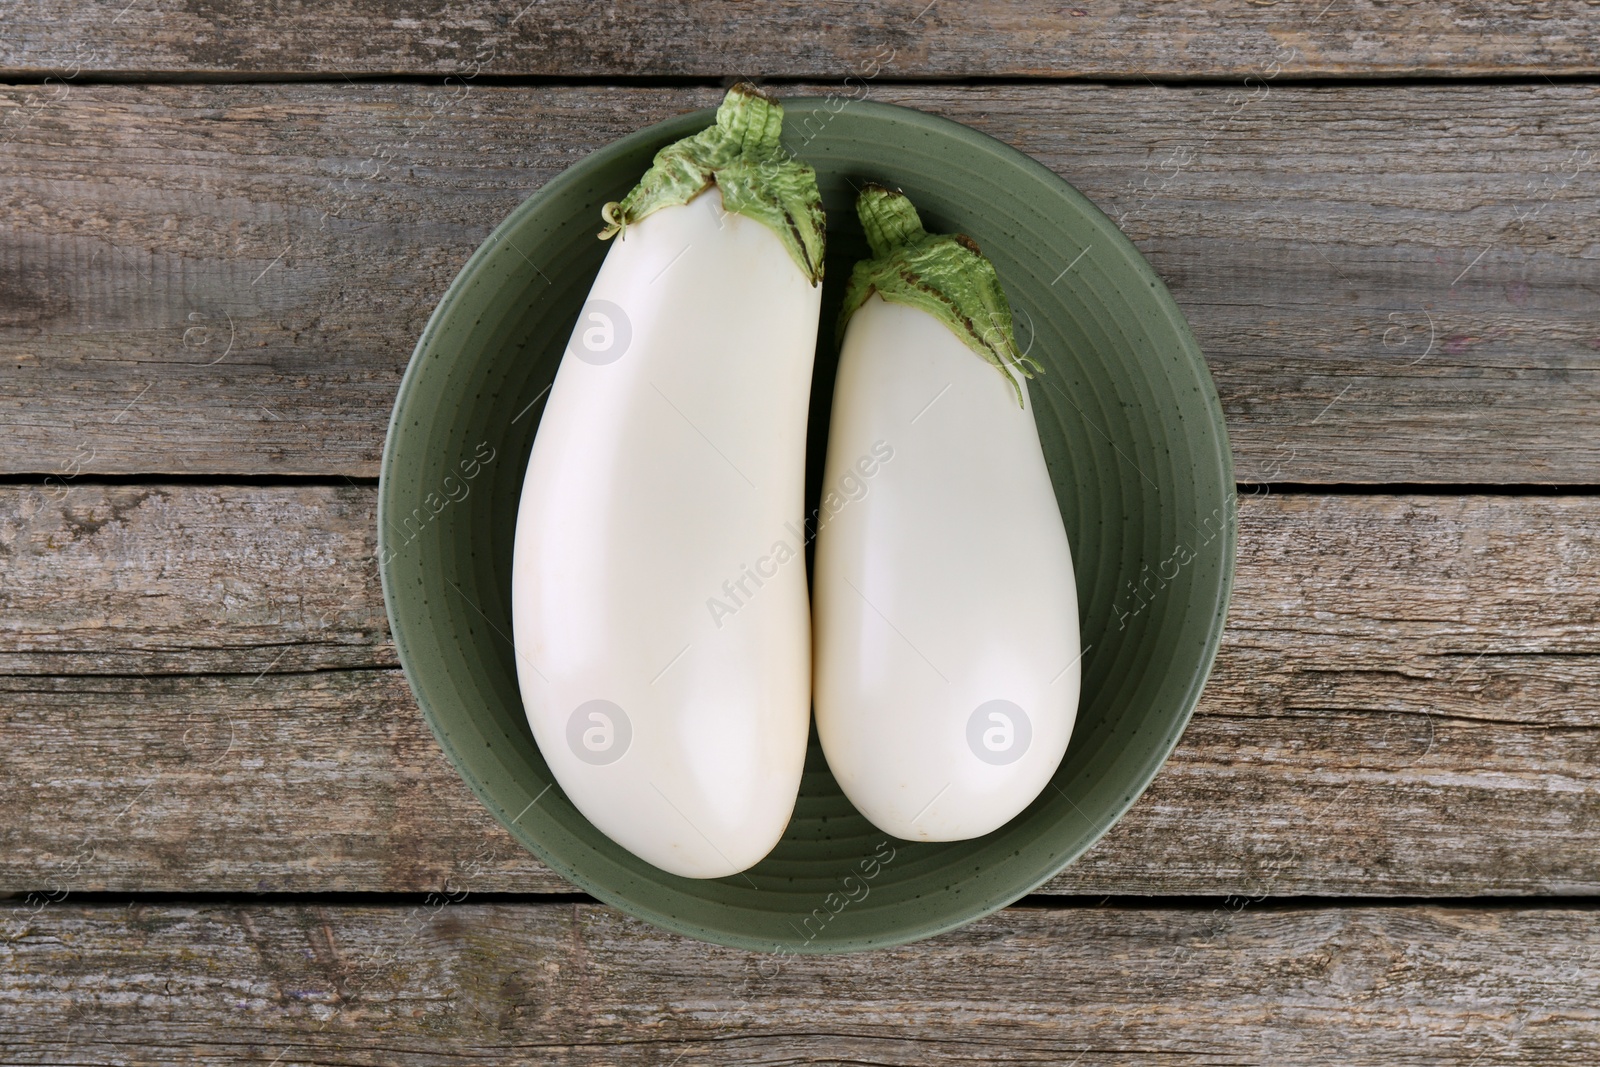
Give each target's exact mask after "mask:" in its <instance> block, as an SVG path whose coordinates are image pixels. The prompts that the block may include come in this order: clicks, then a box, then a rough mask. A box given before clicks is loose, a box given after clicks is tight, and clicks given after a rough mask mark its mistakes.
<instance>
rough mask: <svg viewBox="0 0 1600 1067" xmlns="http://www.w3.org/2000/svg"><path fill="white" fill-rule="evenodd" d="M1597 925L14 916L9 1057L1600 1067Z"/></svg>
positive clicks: (401, 911) (261, 912)
mask: <svg viewBox="0 0 1600 1067" xmlns="http://www.w3.org/2000/svg"><path fill="white" fill-rule="evenodd" d="M1240 903H1241V904H1242V903H1243V902H1240ZM1595 920H1596V913H1595V911H1594V910H1593V909H1592V908H1588V907H1572V908H1560V907H1536V908H1488V909H1480V908H1469V907H1433V906H1413V907H1344V908H1315V907H1285V906H1282V905H1277V906H1274V905H1253V906H1244V907H1242V908H1241V909H1239V910H1235V908H1234V906H1229V905H1224V906H1218V907H1215V908H1209V907H1202V908H1198V909H1145V908H1127V907H1107V908H1095V907H1092V906H1080V907H1072V908H1012V909H1009V910H1007V911H1005V912H1003V913H1001V914H999V915H996V916H993V917H991V918H989V919H985V920H982V921H980V922H978V923H975V924H973V925H971V926H969V927H966V928H964V929H961V930H958V931H955V932H953V933H950V934H946V935H943V936H941V937H938V938H934V939H931V940H928V941H924V942H921V943H919V944H915V945H911V946H907V947H905V948H902V949H896V950H889V951H881V952H874V953H869V954H864V955H859V956H850V957H797V956H787V957H784V956H762V955H755V954H751V953H746V952H739V951H734V950H729V949H720V948H715V947H711V946H707V945H702V944H699V943H696V942H691V941H688V940H686V939H683V938H680V937H676V936H673V935H669V934H664V933H661V932H658V931H656V930H654V929H652V928H650V927H648V926H645V925H644V924H642V923H640V922H637V921H634V920H630V919H628V918H625V917H623V916H621V915H619V914H618V913H616V912H613V911H611V910H609V909H606V908H602V907H599V906H595V905H586V904H578V905H570V904H542V905H519V904H477V903H474V902H472V901H470V900H468V901H466V902H463V903H456V904H451V903H448V902H447V901H446V900H445V899H443V898H441V899H439V900H438V901H437V902H429V903H425V904H421V905H418V906H416V907H409V908H407V907H388V906H386V907H373V906H368V907H361V906H354V907H348V906H347V907H337V906H309V907H296V906H265V905H259V904H258V905H245V906H227V907H223V906H198V907H197V906H186V905H181V904H160V905H140V904H131V905H128V906H126V907H115V906H98V907H94V906H91V907H80V906H75V905H73V904H71V903H66V904H58V905H54V906H49V907H45V908H43V909H41V910H39V911H37V912H34V913H30V911H29V909H28V908H26V907H11V908H6V909H4V910H0V923H4V924H5V927H6V929H7V930H8V933H9V936H8V937H7V938H6V939H5V940H4V941H0V961H3V962H4V966H0V976H3V977H0V1017H3V1018H4V1019H5V1022H4V1023H3V1024H0V1035H3V1037H0V1039H3V1040H5V1041H6V1043H7V1045H8V1046H9V1048H8V1049H7V1052H6V1059H7V1062H10V1063H57V1062H72V1063H82V1062H118V1063H174V1062H180V1061H181V1062H185V1063H221V1062H228V1063H238V1062H250V1063H261V1064H267V1063H278V1064H285V1065H287V1064H306V1063H316V1064H329V1065H335V1064H337V1065H346V1064H381V1065H384V1067H396V1065H410V1064H437V1063H452V1064H488V1063H528V1062H538V1063H550V1064H574V1065H576V1064H611V1065H624V1064H627V1065H632V1064H667V1063H677V1062H680V1061H681V1062H683V1063H694V1064H706V1063H739V1064H752V1063H759V1064H801V1063H874V1064H910V1063H915V1064H972V1063H975V1062H981V1063H1005V1064H1046V1063H1051V1064H1067V1063H1072V1064H1079V1065H1085V1067H1086V1065H1089V1064H1127V1063H1156V1062H1159V1063H1169V1064H1193V1065H1202V1064H1205V1065H1221V1064H1245V1063H1251V1064H1260V1063H1270V1064H1275V1065H1276V1064H1285V1065H1288V1064H1320V1063H1327V1062H1329V1058H1328V1056H1329V1050H1330V1049H1334V1048H1336V1049H1337V1050H1338V1054H1337V1062H1339V1063H1341V1064H1348V1065H1352V1067H1356V1065H1365V1064H1374V1065H1377V1064H1381V1065H1384V1067H1392V1065H1435V1064H1437V1065H1444V1064H1454V1065H1457V1067H1468V1065H1474V1064H1482V1065H1489V1064H1503V1063H1519V1064H1529V1063H1540V1064H1545V1063H1548V1064H1554V1063H1592V1062H1594V1061H1595V1059H1596V1057H1600V999H1597V994H1596V989H1597V988H1600V954H1597V953H1596V951H1595V946H1594V936H1593V935H1594V930H1595Z"/></svg>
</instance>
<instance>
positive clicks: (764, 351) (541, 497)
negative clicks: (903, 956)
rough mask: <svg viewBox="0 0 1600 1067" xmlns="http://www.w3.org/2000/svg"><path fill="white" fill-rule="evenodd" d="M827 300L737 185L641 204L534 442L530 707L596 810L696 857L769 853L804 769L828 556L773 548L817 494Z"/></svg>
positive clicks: (547, 751) (526, 676)
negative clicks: (730, 199)
mask: <svg viewBox="0 0 1600 1067" xmlns="http://www.w3.org/2000/svg"><path fill="white" fill-rule="evenodd" d="M820 299H821V290H820V288H818V287H815V286H813V285H812V284H811V280H810V279H809V278H808V277H806V275H805V274H804V273H803V272H802V271H801V270H800V269H799V268H798V267H797V266H796V263H795V261H794V259H793V258H792V256H791V254H790V252H789V251H788V250H787V249H786V248H785V246H784V244H783V243H782V242H781V241H780V240H779V239H778V238H777V237H776V236H774V234H773V233H772V231H771V230H770V229H769V228H768V227H766V226H764V225H763V224H762V223H761V222H759V221H756V220H754V219H751V218H748V217H745V216H741V215H737V214H731V213H728V212H725V211H723V210H722V202H721V197H720V194H719V192H718V191H717V190H716V189H715V188H713V189H710V190H708V191H707V192H705V193H703V194H701V195H699V196H697V197H695V198H694V199H693V200H691V201H690V202H688V203H687V204H682V205H673V206H669V207H664V208H662V209H660V210H658V211H655V212H653V213H651V214H650V215H649V216H648V217H646V218H643V219H641V220H639V221H638V222H634V223H631V224H630V225H629V226H628V227H627V229H626V231H625V232H624V233H622V234H619V235H618V236H617V237H616V238H615V239H614V241H613V243H612V247H611V248H610V250H609V251H608V252H607V255H606V260H605V262H604V264H603V266H602V267H601V270H600V273H599V275H598V277H597V278H596V279H595V283H594V286H593V288H592V289H591V291H590V294H589V301H588V302H587V303H586V305H585V310H584V312H583V313H581V314H580V315H579V319H578V323H577V326H576V328H575V329H574V331H573V338H572V342H571V343H570V344H569V346H568V349H567V353H566V355H565V356H564V357H563V359H562V363H561V366H560V369H559V370H558V372H557V374H556V379H555V383H554V385H553V386H552V387H551V391H550V396H549V400H548V401H547V404H546V407H545V410H544V414H543V417H542V419H541V422H540V426H539V431H538V434H537V437H536V439H535V441H534V447H533V453H532V455H531V457H530V459H529V463H528V471H527V476H526V479H525V482H524V486H523V492H522V499H521V503H520V506H519V509H518V514H517V532H516V545H515V552H514V565H513V589H512V604H513V612H512V614H513V622H514V629H515V634H514V637H515V644H516V653H517V671H518V680H519V684H520V686H521V690H522V697H523V703H524V706H525V707H526V710H527V714H528V722H529V725H530V726H531V727H532V730H533V734H534V738H535V740H536V741H537V742H538V744H539V749H540V751H541V753H542V754H543V755H544V758H545V760H546V761H547V762H548V763H549V765H550V768H551V770H552V772H553V773H554V775H555V777H556V780H557V782H558V783H559V784H560V786H561V789H562V791H563V792H564V793H565V794H566V796H567V798H568V799H570V800H571V802H572V803H573V804H574V805H575V806H576V807H577V808H578V810H579V811H580V812H582V813H583V815H584V816H585V817H587V818H588V819H589V820H590V821H591V822H592V823H594V825H595V826H596V827H598V828H599V829H600V830H601V831H602V832H604V833H605V834H606V835H607V836H608V837H609V838H611V840H612V841H614V842H616V843H617V844H619V845H621V846H622V847H623V848H625V849H627V850H628V851H630V852H632V853H633V854H634V855H636V856H638V857H640V858H642V859H644V860H646V861H648V862H649V863H652V864H654V865H655V866H657V867H659V868H661V869H663V870H665V871H668V872H669V873H672V874H677V875H682V876H684V877H690V878H718V877H725V876H727V875H731V874H735V873H737V872H739V871H742V870H745V869H746V868H748V867H750V866H751V865H753V864H755V863H756V862H758V861H759V860H760V859H761V858H762V857H763V856H765V855H766V854H767V853H768V852H769V851H771V849H772V847H773V846H774V845H775V844H776V843H777V841H778V840H779V838H780V837H781V835H782V833H783V830H784V828H785V826H786V825H787V823H788V820H789V817H790V815H791V813H792V811H793V808H794V802H795V797H796V795H797V793H798V791H799V784H800V774H801V770H802V767H803V764H804V761H805V749H806V737H807V726H808V719H809V714H810V662H811V645H810V609H809V604H808V600H807V593H806V574H805V566H804V563H803V562H801V561H800V559H799V558H790V559H787V560H786V561H785V562H783V563H781V564H776V565H775V564H774V563H773V562H772V556H773V554H774V553H773V548H774V545H775V544H776V543H778V542H780V541H783V540H785V539H792V538H791V535H790V534H789V533H788V530H789V529H790V528H791V527H797V526H798V525H799V523H800V520H801V514H802V510H803V507H804V501H803V493H804V475H805V469H804V468H805V433H806V415H807V406H808V403H809V397H810V387H811V371H812V362H813V358H814V352H815V347H816V335H817V320H818V315H819V313H820ZM623 338H625V341H624V340H622V339H623ZM618 346H621V347H622V349H623V350H622V351H617V350H616V348H617V347H618ZM763 558H766V559H767V560H768V562H767V563H766V564H761V565H760V566H761V569H762V570H764V571H769V572H770V573H769V574H768V575H767V576H765V577H761V576H759V575H757V576H755V577H758V578H759V582H757V581H754V580H753V579H752V577H751V576H748V572H749V571H750V568H752V567H753V566H756V565H758V561H760V560H762V559H763ZM729 589H731V590H732V597H733V598H736V601H737V602H736V603H733V601H730V600H728V599H727V598H728V597H729V595H730V594H729V593H728V590H729ZM713 598H723V599H724V602H725V603H730V604H732V606H733V607H734V608H735V610H733V611H730V612H727V613H725V614H722V615H718V614H716V613H714V612H712V611H710V610H708V606H707V605H708V602H709V601H711V600H712V599H713ZM618 747H622V748H623V749H624V750H623V751H621V752H620V753H618V752H617V748H618Z"/></svg>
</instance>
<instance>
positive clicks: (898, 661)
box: [813, 295, 1080, 841]
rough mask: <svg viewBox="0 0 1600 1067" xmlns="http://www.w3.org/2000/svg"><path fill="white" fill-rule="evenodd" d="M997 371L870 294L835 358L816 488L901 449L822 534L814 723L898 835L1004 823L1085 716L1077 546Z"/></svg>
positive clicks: (1023, 409)
mask: <svg viewBox="0 0 1600 1067" xmlns="http://www.w3.org/2000/svg"><path fill="white" fill-rule="evenodd" d="M1002 374H1005V375H1007V380H1005V381H1002V380H1000V377H999V376H997V375H996V373H995V368H994V366H993V365H992V364H990V363H987V362H985V361H984V360H982V359H979V358H978V357H976V356H975V355H974V354H973V352H972V349H971V348H970V347H969V346H968V345H967V344H966V343H965V342H964V341H963V340H962V339H960V338H959V337H957V336H956V335H955V334H954V333H953V332H952V331H951V329H950V328H949V327H948V326H947V325H946V324H944V323H942V322H940V321H939V320H938V319H936V318H934V317H933V316H932V315H930V314H929V313H928V312H926V311H924V310H921V309H920V308H916V307H911V306H908V305H905V304H898V303H887V302H885V301H884V300H882V299H881V298H880V297H878V296H876V295H874V296H871V297H869V298H868V299H866V300H865V301H864V302H863V303H862V305H861V306H860V308H859V309H858V310H856V312H855V313H854V314H853V315H852V316H851V318H850V320H849V324H848V326H847V328H846V331H845V336H844V343H843V346H842V349H841V352H840V361H839V372H838V379H837V381H836V383H835V386H834V399H833V412H832V422H831V426H830V429H829V441H828V455H827V462H826V468H825V473H824V476H823V485H824V493H826V492H828V491H829V490H831V489H833V488H834V487H836V486H839V485H841V484H844V483H845V482H846V480H847V479H849V478H850V477H851V475H852V473H858V472H859V470H860V468H859V467H858V466H857V462H858V460H859V458H860V457H861V456H863V455H867V454H870V452H871V450H872V448H873V447H874V444H875V443H878V442H884V443H887V446H888V447H890V448H892V450H893V457H894V458H893V460H892V461H891V462H888V463H884V464H882V466H881V469H879V470H878V471H877V472H876V473H875V474H874V475H873V476H872V477H871V478H870V479H866V480H865V481H864V486H865V491H864V492H862V493H860V494H859V499H854V500H851V501H850V502H849V503H848V505H847V506H845V507H843V508H841V509H840V510H839V511H838V512H837V513H836V514H833V515H832V516H830V518H829V520H828V522H827V524H826V525H825V526H823V528H822V529H821V531H820V532H819V534H818V537H817V553H816V566H815V582H816V588H815V595H814V613H813V631H814V640H815V664H814V671H815V674H814V679H815V681H814V685H815V691H816V692H815V696H816V715H817V732H818V735H819V736H820V738H821V741H822V747H823V751H824V753H825V754H826V756H827V759H828V765H829V767H830V768H831V769H832V771H833V774H834V777H835V778H837V779H838V781H839V785H840V787H841V788H842V789H843V790H844V792H845V794H846V795H847V796H848V797H849V798H850V800H851V802H852V803H853V804H855V806H856V807H857V808H858V809H859V810H860V811H861V813H862V814H863V815H865V816H866V817H867V818H868V819H869V820H871V822H872V823H873V824H874V825H875V826H877V827H878V828H879V829H880V830H883V831H884V832H885V833H889V834H892V835H894V836H896V837H900V838H905V839H907V840H913V841H954V840H963V839H966V838H971V837H978V836H981V835H983V834H986V833H989V832H990V831H992V830H995V829H998V828H999V827H1000V826H1003V825H1004V824H1005V823H1006V822H1008V821H1010V820H1011V819H1012V818H1014V817H1015V816H1016V815H1017V814H1018V813H1020V812H1021V811H1022V810H1023V809H1024V808H1026V807H1027V806H1028V804H1029V803H1031V802H1032V801H1033V799H1034V798H1035V797H1036V796H1038V794H1039V793H1040V791H1041V790H1043V789H1044V788H1045V786H1046V784H1047V783H1048V782H1049V780H1050V777H1051V775H1052V774H1054V773H1055V770H1056V768H1057V766H1058V765H1059V764H1060V762H1061V759H1062V756H1063V755H1064V753H1065V752H1066V748H1067V742H1068V740H1069V739H1070V737H1071V734H1072V726H1073V722H1074V720H1075V718H1076V715H1077V707H1078V693H1079V686H1080V668H1079V663H1078V661H1079V630H1078V604H1077V586H1076V583H1075V581H1074V577H1073V566H1072V553H1071V549H1070V547H1069V545H1068V542H1067V536H1066V530H1065V527H1064V525H1063V523H1062V519H1061V512H1060V510H1059V507H1058V505H1057V502H1056V496H1055V491H1054V487H1053V484H1052V482H1051V479H1050V474H1049V470H1048V469H1047V468H1046V466H1045V461H1044V452H1043V449H1042V448H1041V446H1040V444H1039V435H1038V429H1037V427H1036V425H1035V423H1034V417H1033V409H1032V407H1031V404H1030V403H1029V402H1028V400H1027V392H1026V390H1025V389H1021V388H1020V383H1016V382H1015V381H1014V380H1013V379H1011V378H1010V377H1009V372H1008V371H1005V370H1004V369H1003V370H1002ZM1019 390H1020V392H1021V395H1022V396H1023V398H1024V402H1023V403H1022V404H1021V405H1020V406H1019V405H1018V403H1017V399H1016V398H1017V395H1018V391H1019Z"/></svg>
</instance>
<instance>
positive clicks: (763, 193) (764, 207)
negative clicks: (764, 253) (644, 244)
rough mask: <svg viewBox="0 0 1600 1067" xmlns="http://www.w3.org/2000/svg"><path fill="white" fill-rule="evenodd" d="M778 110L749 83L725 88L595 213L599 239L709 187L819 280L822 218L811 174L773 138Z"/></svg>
mask: <svg viewBox="0 0 1600 1067" xmlns="http://www.w3.org/2000/svg"><path fill="white" fill-rule="evenodd" d="M782 132H783V108H782V107H780V106H779V105H778V102H777V101H776V100H773V99H772V98H771V97H769V96H766V95H765V94H763V93H762V92H761V91H760V90H759V89H757V88H756V87H755V86H753V85H746V84H743V83H741V84H739V85H735V86H734V87H733V88H732V89H729V90H728V95H727V96H726V97H725V98H724V99H723V101H722V106H720V107H718V108H717V122H716V125H714V126H708V127H707V128H705V129H703V130H701V131H700V132H699V133H697V134H695V135H693V136H692V137H685V138H684V139H683V140H681V141H678V142H676V143H674V144H670V145H668V146H667V147H665V148H663V149H662V150H661V151H659V152H657V153H656V157H655V160H654V161H653V162H652V163H651V165H650V169H649V170H647V171H645V174H644V177H643V178H641V179H639V184H638V185H636V186H634V187H633V191H632V192H630V193H629V194H628V195H627V196H625V197H623V198H622V200H621V201H613V202H612V203H609V204H607V205H606V206H605V207H604V208H602V209H601V211H600V217H601V218H603V219H604V220H605V223H606V228H605V229H603V230H601V231H600V239H601V240H602V241H604V240H607V239H609V238H611V237H614V236H618V235H621V236H623V237H624V239H626V233H625V231H626V230H627V228H628V224H629V223H633V222H638V221H639V220H640V219H642V218H644V217H645V216H646V215H649V214H651V213H652V212H655V211H659V210H661V209H662V208H664V207H672V206H674V205H677V204H687V203H688V202H689V201H691V200H693V199H694V198H695V197H697V196H699V195H700V194H701V193H703V192H705V191H706V190H707V189H709V188H710V187H711V186H712V185H715V186H716V187H717V188H718V189H719V190H720V191H721V192H722V206H723V209H724V210H726V211H730V212H733V213H734V214H738V215H745V216H748V217H749V218H752V219H755V220H756V221H757V222H760V223H762V224H763V225H765V226H766V227H767V228H768V229H770V230H771V231H772V232H773V233H775V234H777V235H778V239H779V240H780V241H782V242H783V245H784V247H785V248H787V249H788V250H789V255H790V256H792V257H793V258H794V261H795V263H796V264H797V265H799V267H800V270H801V271H802V272H804V274H805V276H806V277H807V278H809V279H811V284H812V285H817V284H819V283H820V282H821V281H822V249H823V242H824V234H825V231H824V221H823V215H822V196H821V194H820V193H818V192H817V173H816V171H814V170H812V169H811V168H810V167H808V166H806V165H805V164H804V163H801V162H800V161H798V160H796V159H794V158H793V157H792V156H791V155H790V154H789V153H788V152H787V151H786V150H785V149H784V148H783V146H782V145H781V144H779V143H778V137H779V135H780V134H781V133H782Z"/></svg>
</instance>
